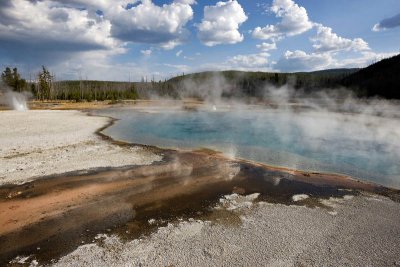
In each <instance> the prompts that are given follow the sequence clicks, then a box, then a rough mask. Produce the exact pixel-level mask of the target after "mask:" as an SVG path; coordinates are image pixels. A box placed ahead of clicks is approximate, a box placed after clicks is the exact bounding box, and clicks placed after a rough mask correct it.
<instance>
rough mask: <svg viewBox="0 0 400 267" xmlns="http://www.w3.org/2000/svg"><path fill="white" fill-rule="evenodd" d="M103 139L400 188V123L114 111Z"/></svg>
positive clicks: (291, 114)
mask: <svg viewBox="0 0 400 267" xmlns="http://www.w3.org/2000/svg"><path fill="white" fill-rule="evenodd" d="M98 113H99V114H100V115H107V116H111V117H114V118H117V119H119V120H118V121H117V122H116V123H115V124H114V125H113V126H111V127H110V128H107V129H106V130H105V131H104V133H105V134H107V135H110V136H111V137H113V138H114V139H117V140H123V141H128V142H132V143H140V144H147V145H154V146H159V147H167V148H189V149H191V148H199V147H204V148H210V149H215V150H219V151H222V152H224V153H225V154H227V155H229V156H232V157H240V158H245V159H249V160H254V161H258V162H263V163H267V164H270V165H277V166H284V167H288V168H292V169H299V170H305V171H319V172H335V173H341V174H347V175H351V176H353V177H357V178H360V179H365V180H370V181H373V182H376V183H379V184H383V185H386V186H391V187H396V188H400V164H399V163H400V120H399V119H393V118H383V117H376V116H371V115H362V114H343V113H334V112H321V111H302V112H295V111H293V110H282V109H279V110H278V109H277V110H275V109H264V108H254V107H253V108H241V109H235V110H225V111H224V110H222V111H220V110H219V109H218V110H217V111H215V110H213V109H210V110H201V111H192V112H190V111H182V110H180V109H161V108H160V109H143V110H137V109H134V110H132V109H111V110H103V111H99V112H98Z"/></svg>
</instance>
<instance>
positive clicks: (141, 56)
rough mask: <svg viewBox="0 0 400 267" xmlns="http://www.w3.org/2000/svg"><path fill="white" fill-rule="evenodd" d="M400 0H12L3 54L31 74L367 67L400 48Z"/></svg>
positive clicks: (115, 76)
mask: <svg viewBox="0 0 400 267" xmlns="http://www.w3.org/2000/svg"><path fill="white" fill-rule="evenodd" d="M399 44H400V1H398V0H382V1H376V0H337V1H331V0H318V1H312V0H264V1H261V0H260V1H257V0H255V1H253V0H252V1H240V0H239V1H234V0H226V1H201V0H198V1H194V0H170V1H162V0H153V1H151V0H143V1H136V0H128V1H127V0H114V1H108V0H70V1H61V0H46V1H40V0H38V1H29V0H3V1H1V3H0V62H1V64H2V68H4V67H5V66H7V65H8V66H17V67H18V68H19V69H20V70H21V71H22V73H23V74H24V76H25V77H26V78H29V76H31V77H32V76H34V75H35V73H37V71H38V70H39V68H40V66H41V65H46V66H47V67H48V68H49V69H50V71H52V72H53V73H54V74H55V76H56V79H79V78H83V79H86V78H87V79H98V80H131V81H135V80H140V79H141V77H143V76H147V77H148V78H150V77H153V76H154V77H155V79H157V80H158V79H165V78H169V77H171V76H174V75H177V74H181V73H182V72H185V73H189V72H197V71H204V70H227V69H237V70H248V71H274V72H275V71H282V72H286V71H288V72H291V71H312V70H318V69H326V68H342V67H364V66H367V65H368V64H370V63H372V62H374V61H377V60H379V59H381V58H385V57H388V56H391V55H394V54H397V53H399V52H400V50H399V49H400V46H399Z"/></svg>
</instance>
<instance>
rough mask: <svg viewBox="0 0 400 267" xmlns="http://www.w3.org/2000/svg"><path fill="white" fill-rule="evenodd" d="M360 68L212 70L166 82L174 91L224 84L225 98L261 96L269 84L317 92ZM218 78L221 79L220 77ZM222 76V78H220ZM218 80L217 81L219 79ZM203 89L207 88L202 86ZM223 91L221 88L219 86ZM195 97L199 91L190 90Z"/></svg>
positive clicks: (334, 84)
mask: <svg viewBox="0 0 400 267" xmlns="http://www.w3.org/2000/svg"><path fill="white" fill-rule="evenodd" d="M358 70H359V69H330V70H321V71H315V72H297V73H272V72H244V71H214V72H212V71H209V72H201V73H193V74H188V75H183V76H179V77H174V78H172V79H170V80H168V81H167V83H168V84H169V85H170V87H171V88H172V91H174V93H175V94H178V95H179V93H181V92H183V91H185V90H187V89H188V88H187V87H188V86H191V87H196V88H199V89H198V90H201V88H202V87H204V86H203V85H204V84H206V85H208V86H214V85H218V86H220V85H221V83H223V84H222V85H223V86H224V88H222V89H223V90H224V92H225V93H224V94H223V95H222V96H224V97H262V96H263V93H264V88H265V87H266V86H270V85H273V86H276V87H280V86H283V85H285V84H290V85H291V86H293V87H294V88H296V89H302V90H303V91H305V92H315V91H318V90H322V89H333V88H336V87H338V86H339V84H340V81H341V80H342V79H343V78H344V77H347V76H348V75H349V74H352V73H354V72H356V71H358ZM218 79H219V80H218ZM221 79H223V81H221ZM217 80H218V81H217ZM203 89H204V88H203ZM217 90H221V88H217ZM191 91H192V93H193V94H194V95H191V96H192V97H196V94H197V93H198V94H200V95H201V92H196V91H194V90H191Z"/></svg>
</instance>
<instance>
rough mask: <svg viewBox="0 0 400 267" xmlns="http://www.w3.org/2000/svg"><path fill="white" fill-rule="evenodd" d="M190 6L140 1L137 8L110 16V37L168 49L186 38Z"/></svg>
mask: <svg viewBox="0 0 400 267" xmlns="http://www.w3.org/2000/svg"><path fill="white" fill-rule="evenodd" d="M193 3H194V1H190V0H175V1H174V2H172V3H171V4H164V5H162V6H158V5H155V4H154V3H153V2H152V1H151V0H142V1H141V2H140V3H139V4H138V5H133V6H131V8H123V9H120V10H118V12H114V13H111V14H110V20H111V24H112V28H111V34H112V36H113V37H115V38H118V39H120V40H123V41H130V42H138V43H149V44H160V46H161V47H163V48H165V49H172V48H174V47H175V46H177V45H179V44H181V43H183V42H184V40H185V39H186V38H187V36H188V35H189V31H188V30H187V29H186V28H185V25H186V23H187V22H188V21H190V20H191V19H192V18H193V9H192V7H191V4H193ZM106 16H107V13H106Z"/></svg>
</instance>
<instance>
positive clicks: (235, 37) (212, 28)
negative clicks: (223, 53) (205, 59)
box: [197, 0, 247, 46]
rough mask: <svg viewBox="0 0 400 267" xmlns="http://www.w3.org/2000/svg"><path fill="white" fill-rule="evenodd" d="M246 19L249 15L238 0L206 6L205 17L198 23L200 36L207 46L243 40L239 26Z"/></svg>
mask: <svg viewBox="0 0 400 267" xmlns="http://www.w3.org/2000/svg"><path fill="white" fill-rule="evenodd" d="M246 20H247V16H246V14H245V12H244V10H243V8H242V6H241V5H240V4H239V3H238V2H237V1H236V0H229V1H227V2H218V3H217V4H216V5H215V6H205V7H204V18H203V20H202V22H201V23H200V24H199V25H197V27H198V30H199V32H198V38H199V39H200V41H201V42H202V43H203V44H205V45H207V46H214V45H219V44H235V43H238V42H241V41H243V39H244V37H243V35H242V34H241V33H240V32H239V26H240V25H241V24H242V23H243V22H245V21H246Z"/></svg>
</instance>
